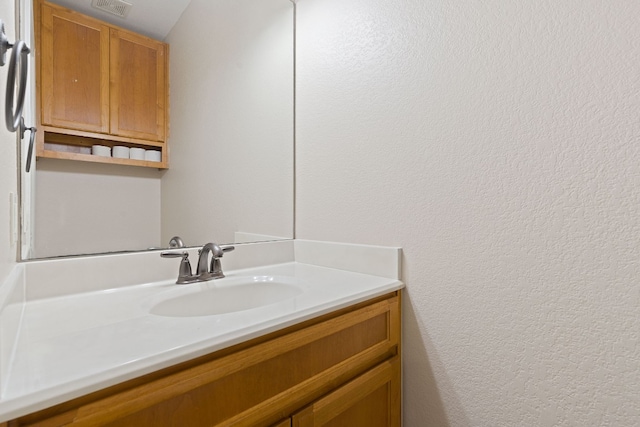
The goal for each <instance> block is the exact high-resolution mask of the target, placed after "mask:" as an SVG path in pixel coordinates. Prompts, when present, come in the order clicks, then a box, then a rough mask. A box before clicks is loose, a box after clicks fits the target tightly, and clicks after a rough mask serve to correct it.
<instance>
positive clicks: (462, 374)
mask: <svg viewBox="0 0 640 427" xmlns="http://www.w3.org/2000/svg"><path fill="white" fill-rule="evenodd" d="M639 16H640V3H639V2H637V1H630V0H627V1H624V0H621V1H609V2H603V1H599V0H580V1H578V0H567V1H562V2H558V1H552V0H522V1H515V2H514V1H498V0H493V1H480V0H471V1H465V2H457V1H450V0H441V1H434V0H431V1H425V0H403V1H401V2H389V1H386V0H300V1H299V2H298V41H297V43H298V68H297V70H298V76H297V83H298V85H297V153H298V156H297V176H296V179H297V188H298V191H297V201H296V215H297V229H296V233H297V234H296V237H298V238H303V239H320V240H334V241H341V242H355V243H368V244H381V245H398V246H402V247H403V248H404V272H403V273H404V279H405V281H406V283H407V292H406V299H405V305H404V310H405V311H404V321H405V323H404V327H405V334H404V348H403V351H404V369H405V370H404V405H405V410H404V414H405V425H407V426H448V425H450V426H491V427H494V426H601V425H610V426H629V427H631V426H637V425H640V341H639V337H640V321H639V319H640V244H639V242H640V25H638V22H637V21H638V17H639Z"/></svg>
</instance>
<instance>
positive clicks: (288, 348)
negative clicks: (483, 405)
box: [8, 291, 401, 427]
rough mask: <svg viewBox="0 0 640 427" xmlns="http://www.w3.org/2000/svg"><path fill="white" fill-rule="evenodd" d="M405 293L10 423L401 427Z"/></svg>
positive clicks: (255, 340) (339, 312) (121, 425)
mask: <svg viewBox="0 0 640 427" xmlns="http://www.w3.org/2000/svg"><path fill="white" fill-rule="evenodd" d="M400 407H401V405H400V292H399V291H398V292H394V293H392V294H389V295H386V296H384V297H380V298H376V299H374V300H371V301H369V302H366V303H361V304H358V305H355V306H353V307H350V308H347V309H343V310H340V311H337V312H335V313H331V314H328V315H325V316H322V317H320V318H317V319H313V320H310V321H307V322H304V323H302V324H300V325H296V326H292V327H289V328H287V329H285V330H283V331H279V332H275V333H272V334H270V335H267V336H265V337H261V338H257V339H254V340H252V341H249V342H247V343H243V344H239V345H237V346H234V347H232V348H229V349H225V350H221V351H218V352H216V353H213V354H210V355H207V356H204V357H201V358H199V359H197V360H194V361H190V362H187V363H183V364H181V365H178V366H174V367H171V368H167V369H164V370H162V371H160V372H156V373H153V374H149V375H146V376H144V377H141V378H137V379H134V380H130V381H128V382H126V383H123V384H120V385H117V386H113V387H111V388H109V389H106V390H102V391H99V392H96V393H93V394H91V395H88V396H84V397H81V398H78V399H75V400H73V401H70V402H66V403H63V404H60V405H57V406H55V407H53V408H49V409H46V410H43V411H40V412H38V413H35V414H31V415H28V416H25V417H22V418H20V419H17V420H13V421H10V422H9V423H8V426H9V427H15V426H24V425H33V426H62V425H78V426H80V425H83V426H89V425H101V426H112V427H115V426H118V427H127V426H132V427H133V426H135V427H142V426H153V427H163V426H190V427H198V426H229V425H233V426H252V427H253V426H265V427H268V426H274V427H285V426H294V427H306V426H325V425H326V426H349V427H360V426H362V427H377V426H381V427H382V426H384V427H400V418H401V414H400Z"/></svg>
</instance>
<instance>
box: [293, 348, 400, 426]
mask: <svg viewBox="0 0 640 427" xmlns="http://www.w3.org/2000/svg"><path fill="white" fill-rule="evenodd" d="M292 425H293V427H359V426H362V427H365V426H366V427H400V361H399V358H398V357H394V358H393V359H391V360H389V361H386V362H384V363H382V364H380V365H378V366H376V367H375V368H373V369H371V370H370V371H368V372H366V373H365V374H363V375H361V376H360V377H358V378H356V379H355V380H353V381H351V382H349V383H347V384H345V385H344V386H342V387H340V388H339V389H337V390H336V391H334V392H332V393H330V394H328V395H327V396H325V397H323V398H322V399H320V400H318V401H316V402H315V403H313V404H312V405H311V406H308V407H307V408H305V409H304V410H302V411H301V412H299V413H298V414H296V415H295V416H294V417H293V423H292Z"/></svg>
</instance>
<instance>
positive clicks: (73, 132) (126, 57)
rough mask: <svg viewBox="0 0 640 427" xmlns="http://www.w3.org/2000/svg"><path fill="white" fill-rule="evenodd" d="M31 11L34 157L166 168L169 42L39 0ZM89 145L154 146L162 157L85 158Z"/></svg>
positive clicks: (153, 148)
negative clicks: (35, 129) (35, 114)
mask: <svg viewBox="0 0 640 427" xmlns="http://www.w3.org/2000/svg"><path fill="white" fill-rule="evenodd" d="M34 11H35V15H36V21H35V22H36V25H35V29H36V46H37V48H36V70H37V71H36V86H37V89H36V91H37V104H38V109H39V111H40V114H39V120H38V123H37V127H38V139H37V144H38V145H37V151H36V152H37V155H38V156H39V157H53V158H67V159H75V160H84V161H98V162H102V163H120V164H132V165H137V166H151V167H167V164H168V156H167V148H166V138H167V128H168V125H167V123H168V113H167V111H168V71H167V70H168V52H169V50H168V45H167V44H165V43H162V42H159V41H156V40H153V39H150V38H148V37H144V36H142V35H139V34H136V33H133V32H131V31H127V30H124V29H121V28H117V27H114V26H112V25H111V24H107V23H105V22H102V21H99V20H97V19H94V18H91V17H88V16H85V15H83V14H80V13H78V12H75V11H72V10H69V9H65V8H63V7H61V6H58V5H55V4H51V3H48V2H46V1H44V0H35V7H34ZM95 144H97V145H107V146H115V145H124V146H129V147H137V148H144V149H152V150H158V151H161V152H162V161H161V162H159V163H160V164H159V163H158V162H146V161H143V160H130V159H117V158H108V157H97V156H91V155H90V154H88V153H87V148H88V147H91V146H92V145H95ZM53 147H57V148H58V149H57V150H56V149H54V148H53ZM65 147H84V149H82V148H80V149H77V150H76V149H69V150H67V149H65Z"/></svg>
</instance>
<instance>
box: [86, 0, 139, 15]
mask: <svg viewBox="0 0 640 427" xmlns="http://www.w3.org/2000/svg"><path fill="white" fill-rule="evenodd" d="M91 6H92V7H94V8H95V9H98V10H102V11H105V12H109V13H111V14H113V15H116V16H119V17H121V18H126V17H127V15H128V14H129V11H130V10H131V6H133V5H132V4H131V3H127V2H126V1H123V0H92V1H91Z"/></svg>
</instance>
